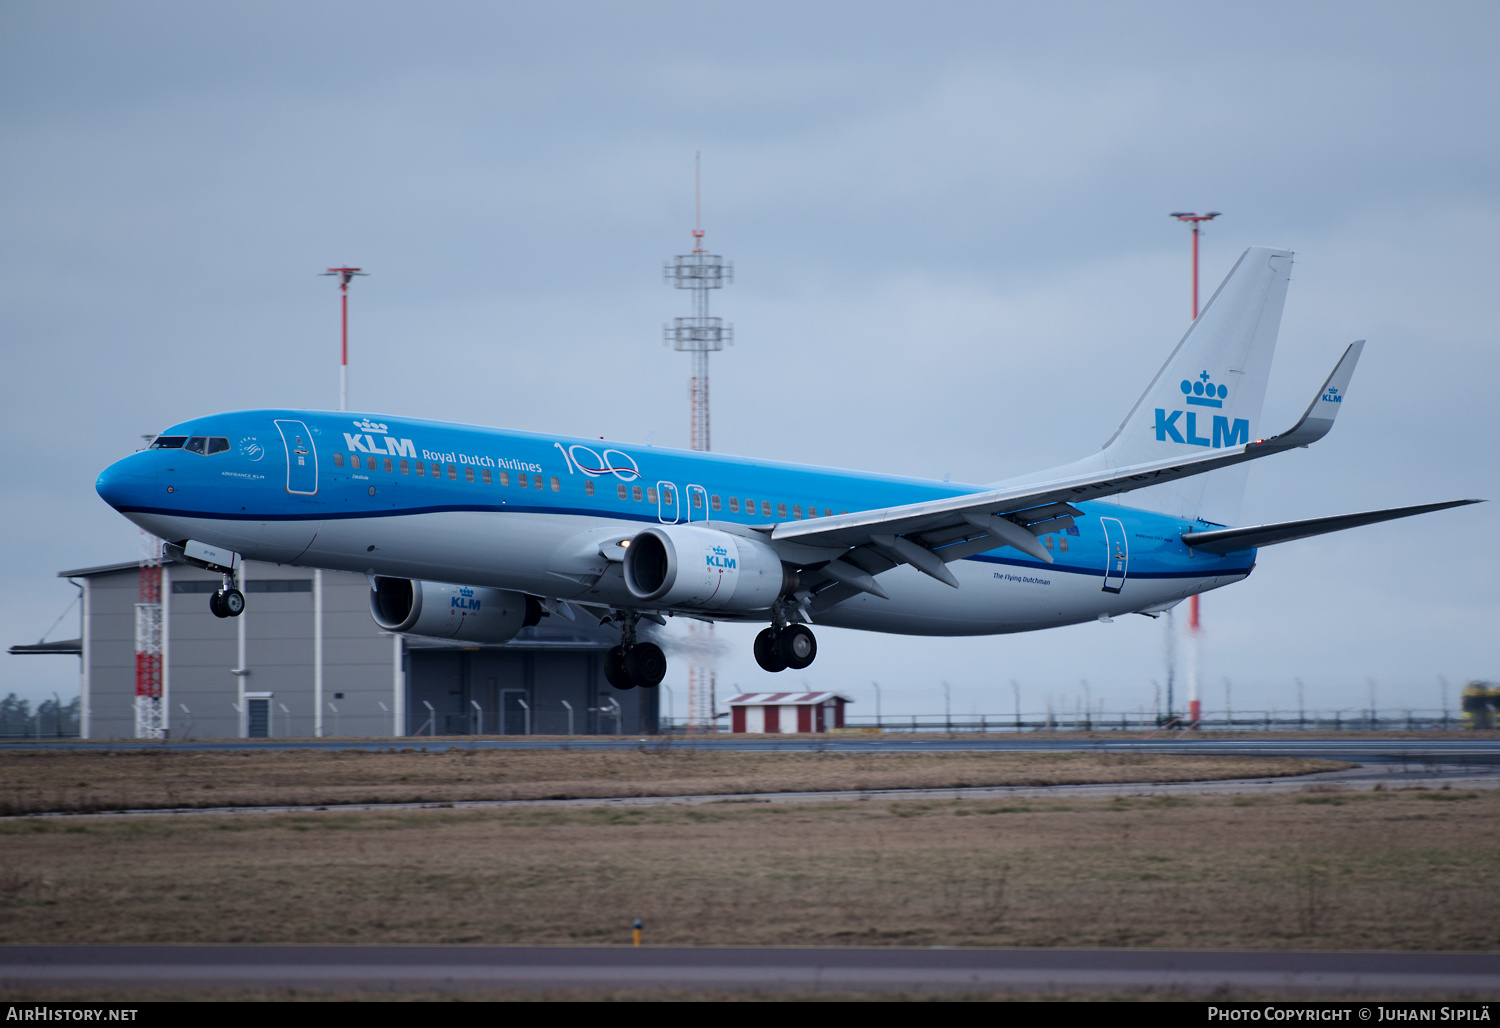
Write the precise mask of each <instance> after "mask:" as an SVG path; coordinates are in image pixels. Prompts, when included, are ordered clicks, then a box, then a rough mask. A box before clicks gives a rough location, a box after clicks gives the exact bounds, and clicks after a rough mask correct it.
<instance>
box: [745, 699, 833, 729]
mask: <svg viewBox="0 0 1500 1028" xmlns="http://www.w3.org/2000/svg"><path fill="white" fill-rule="evenodd" d="M853 702H854V701H853V700H852V699H850V698H849V697H847V696H842V695H840V694H838V693H836V692H747V693H741V694H740V695H738V696H734V697H731V698H730V700H729V712H730V731H732V732H826V731H828V730H829V729H830V728H843V727H844V704H846V703H853Z"/></svg>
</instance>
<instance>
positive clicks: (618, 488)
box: [615, 483, 640, 500]
mask: <svg viewBox="0 0 1500 1028" xmlns="http://www.w3.org/2000/svg"><path fill="white" fill-rule="evenodd" d="M615 491H616V492H618V493H619V494H620V499H622V500H623V499H625V498H626V497H625V486H624V484H623V483H622V484H620V485H617V486H615ZM636 491H637V492H639V491H640V490H636ZM636 499H637V500H639V499H640V497H639V496H637V497H636Z"/></svg>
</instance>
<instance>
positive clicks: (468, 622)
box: [370, 577, 542, 643]
mask: <svg viewBox="0 0 1500 1028" xmlns="http://www.w3.org/2000/svg"><path fill="white" fill-rule="evenodd" d="M370 616H371V617H373V618H374V619H375V623H376V624H377V625H379V626H380V627H381V628H383V629H385V630H386V631H387V632H409V633H411V634H412V635H430V636H433V637H435V638H438V639H463V640H465V641H467V642H476V643H503V642H509V641H510V640H511V639H514V638H515V637H516V633H517V632H519V631H520V630H521V629H523V628H525V627H526V626H527V625H534V624H536V623H537V622H538V621H540V620H541V616H542V609H541V606H540V605H539V604H538V603H537V601H536V600H535V599H533V598H532V597H530V596H527V595H526V594H525V593H515V592H509V591H507V590H504V589H483V588H479V587H476V586H469V585H446V584H444V583H441V582H422V581H416V580H413V579H410V578H380V577H377V578H376V579H375V587H374V588H373V589H371V590H370Z"/></svg>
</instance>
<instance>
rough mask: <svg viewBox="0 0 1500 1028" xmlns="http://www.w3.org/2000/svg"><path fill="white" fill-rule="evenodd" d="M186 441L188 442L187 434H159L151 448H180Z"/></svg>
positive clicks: (152, 442)
mask: <svg viewBox="0 0 1500 1028" xmlns="http://www.w3.org/2000/svg"><path fill="white" fill-rule="evenodd" d="M185 442H187V436H185V435H159V436H157V437H156V438H155V439H153V440H152V441H151V449H153V450H180V449H182V444H183V443H185Z"/></svg>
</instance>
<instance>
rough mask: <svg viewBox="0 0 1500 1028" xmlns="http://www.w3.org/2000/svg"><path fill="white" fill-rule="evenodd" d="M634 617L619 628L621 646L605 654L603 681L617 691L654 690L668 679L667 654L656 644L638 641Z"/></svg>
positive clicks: (624, 620) (625, 620) (628, 618)
mask: <svg viewBox="0 0 1500 1028" xmlns="http://www.w3.org/2000/svg"><path fill="white" fill-rule="evenodd" d="M635 623H636V619H635V618H630V617H627V618H625V619H623V620H622V622H621V625H620V645H618V646H615V647H612V648H611V649H610V651H609V652H608V653H606V654H605V655H604V680H605V681H607V682H608V683H609V684H610V685H612V686H614V687H615V688H616V689H634V688H635V687H636V686H640V687H641V688H642V689H654V688H655V687H656V686H658V685H660V684H661V680H662V679H663V678H665V677H666V676H667V655H666V654H665V653H663V652H662V651H661V647H660V646H658V645H656V643H650V642H636V641H635Z"/></svg>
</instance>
